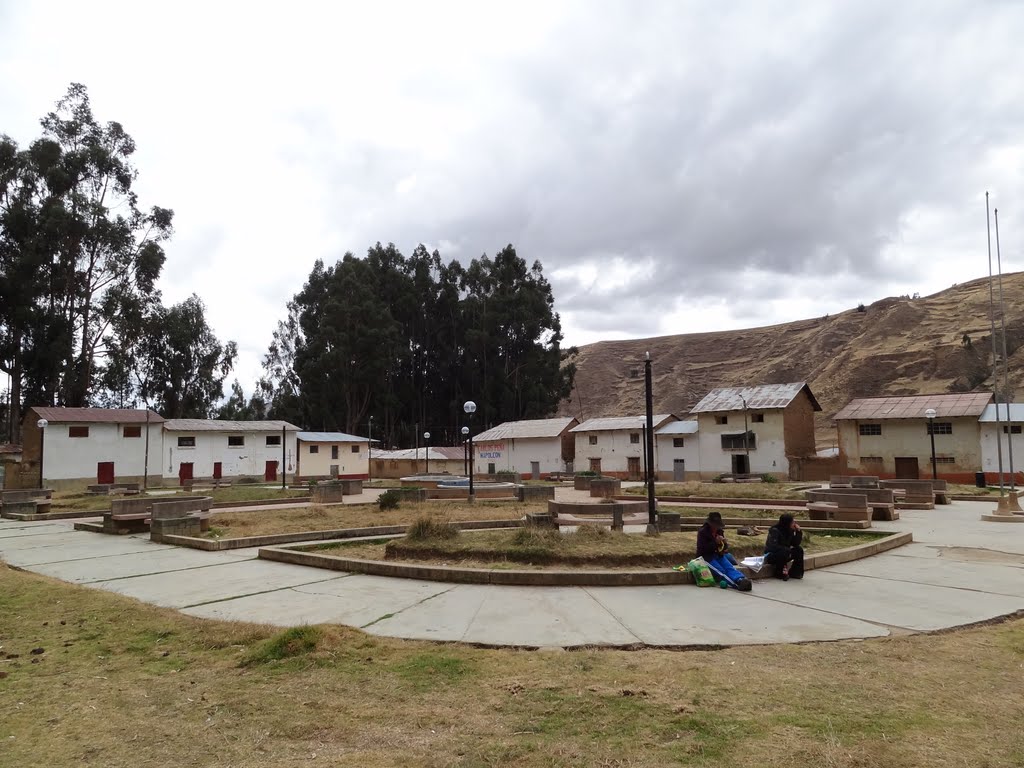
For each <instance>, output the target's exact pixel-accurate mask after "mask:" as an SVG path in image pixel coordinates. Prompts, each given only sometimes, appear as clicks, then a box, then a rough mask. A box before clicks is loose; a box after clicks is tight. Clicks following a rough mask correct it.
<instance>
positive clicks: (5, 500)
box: [0, 488, 53, 506]
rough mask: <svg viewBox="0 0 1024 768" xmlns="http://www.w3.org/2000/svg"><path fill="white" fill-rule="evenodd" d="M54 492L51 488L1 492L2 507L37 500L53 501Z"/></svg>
mask: <svg viewBox="0 0 1024 768" xmlns="http://www.w3.org/2000/svg"><path fill="white" fill-rule="evenodd" d="M51 498H53V491H52V490H51V489H50V488H41V489H40V488H35V489H29V490H25V491H0V506H3V505H5V504H16V503H17V502H19V501H33V500H36V499H51Z"/></svg>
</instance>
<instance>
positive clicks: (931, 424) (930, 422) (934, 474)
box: [928, 416, 939, 480]
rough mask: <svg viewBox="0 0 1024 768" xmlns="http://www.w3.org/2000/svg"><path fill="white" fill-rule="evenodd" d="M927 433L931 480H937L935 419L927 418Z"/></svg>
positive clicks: (932, 417)
mask: <svg viewBox="0 0 1024 768" xmlns="http://www.w3.org/2000/svg"><path fill="white" fill-rule="evenodd" d="M928 431H929V432H930V433H931V436H932V480H938V479H939V470H938V468H937V467H938V462H936V461H935V417H934V416H929V417H928Z"/></svg>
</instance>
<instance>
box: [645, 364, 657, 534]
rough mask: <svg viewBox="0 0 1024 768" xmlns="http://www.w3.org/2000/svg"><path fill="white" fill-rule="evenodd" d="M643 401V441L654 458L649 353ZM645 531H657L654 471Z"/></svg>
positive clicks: (649, 481)
mask: <svg viewBox="0 0 1024 768" xmlns="http://www.w3.org/2000/svg"><path fill="white" fill-rule="evenodd" d="M644 401H645V403H644V404H645V406H646V408H647V434H646V435H645V436H644V437H645V442H646V445H647V455H648V456H649V457H650V458H651V460H652V462H653V460H654V393H653V385H652V383H651V353H650V352H647V353H646V357H645V359H644ZM647 532H648V533H657V532H658V512H657V506H656V504H655V501H654V473H653V472H648V473H647Z"/></svg>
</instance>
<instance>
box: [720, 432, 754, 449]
mask: <svg viewBox="0 0 1024 768" xmlns="http://www.w3.org/2000/svg"><path fill="white" fill-rule="evenodd" d="M748 446H749V448H750V450H754V449H755V448H756V447H757V435H755V434H754V433H753V432H740V433H738V434H735V435H722V450H723V451H743V450H746V449H747V447H748Z"/></svg>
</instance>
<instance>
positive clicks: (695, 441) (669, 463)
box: [654, 432, 700, 480]
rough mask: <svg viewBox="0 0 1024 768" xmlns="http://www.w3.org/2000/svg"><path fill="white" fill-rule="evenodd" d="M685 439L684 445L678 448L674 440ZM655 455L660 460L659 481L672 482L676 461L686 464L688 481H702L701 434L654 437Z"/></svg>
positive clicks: (656, 435)
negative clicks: (679, 460)
mask: <svg viewBox="0 0 1024 768" xmlns="http://www.w3.org/2000/svg"><path fill="white" fill-rule="evenodd" d="M680 437H681V438H683V445H682V447H680V448H676V447H675V446H674V445H673V438H680ZM654 442H655V445H654V455H655V456H656V457H657V459H658V479H659V480H672V478H673V471H674V468H675V460H676V459H682V460H683V461H685V462H686V466H685V469H686V478H685V479H686V480H699V479H700V433H699V432H696V433H694V434H690V435H658V434H655V436H654Z"/></svg>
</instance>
